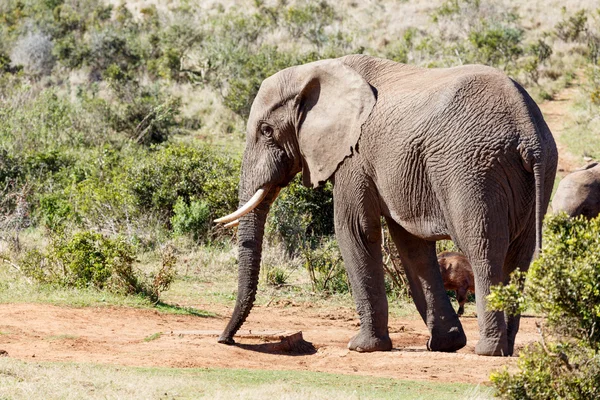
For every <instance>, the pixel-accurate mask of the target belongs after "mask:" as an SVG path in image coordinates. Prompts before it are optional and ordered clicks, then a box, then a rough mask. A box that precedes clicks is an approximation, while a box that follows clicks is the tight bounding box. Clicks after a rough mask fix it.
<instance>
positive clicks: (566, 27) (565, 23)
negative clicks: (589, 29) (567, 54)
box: [554, 7, 588, 42]
mask: <svg viewBox="0 0 600 400" xmlns="http://www.w3.org/2000/svg"><path fill="white" fill-rule="evenodd" d="M562 13H563V16H564V18H563V19H562V20H561V21H560V22H559V23H557V24H556V26H555V27H554V31H555V32H556V36H558V37H559V38H560V39H562V40H564V41H565V42H574V41H577V40H578V39H579V38H580V37H581V36H582V33H583V32H584V31H585V25H586V23H587V20H588V17H587V15H586V10H579V11H577V12H576V13H575V14H573V15H570V16H567V9H566V7H563V8H562Z"/></svg>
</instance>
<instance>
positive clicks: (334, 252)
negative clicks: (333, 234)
mask: <svg viewBox="0 0 600 400" xmlns="http://www.w3.org/2000/svg"><path fill="white" fill-rule="evenodd" d="M302 256H303V258H304V266H305V267H306V269H307V270H308V274H309V276H310V280H311V283H312V287H313V290H314V291H318V292H322V291H325V292H328V293H347V292H348V291H349V290H350V283H349V281H348V276H347V275H346V269H345V268H344V263H343V261H342V256H341V254H340V251H339V248H338V245H337V242H336V241H335V240H334V239H323V241H322V242H321V243H319V246H316V247H315V248H314V249H313V248H304V249H303V251H302Z"/></svg>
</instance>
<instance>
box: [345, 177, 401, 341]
mask: <svg viewBox="0 0 600 400" xmlns="http://www.w3.org/2000/svg"><path fill="white" fill-rule="evenodd" d="M340 186H341V185H340V182H337V181H336V186H335V189H334V202H335V231H336V236H337V239H338V242H339V246H340V250H341V252H342V257H343V258H344V264H345V266H346V271H347V272H348V277H349V278H350V284H351V286H352V295H353V297H354V301H355V302H356V309H357V311H358V315H359V317H360V332H359V333H358V334H357V335H356V336H354V337H353V338H352V339H351V340H350V342H349V343H348V348H349V349H350V350H355V351H359V352H370V351H388V350H391V349H392V341H391V339H390V336H389V333H388V303H387V297H386V293H385V283H384V273H383V263H382V255H381V222H380V216H379V207H378V200H377V199H376V193H366V192H359V193H358V195H357V193H356V192H354V196H353V198H352V199H350V198H349V197H348V192H347V191H346V190H344V193H340V192H341V191H340V190H339V189H338V188H339V187H340ZM336 189H337V190H336ZM358 190H359V191H360V190H366V191H368V190H369V189H368V188H365V187H363V188H360V189H358Z"/></svg>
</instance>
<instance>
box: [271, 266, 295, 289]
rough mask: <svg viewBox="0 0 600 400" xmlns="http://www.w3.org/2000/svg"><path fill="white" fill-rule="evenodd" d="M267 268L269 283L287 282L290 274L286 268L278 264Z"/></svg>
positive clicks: (277, 284) (275, 284)
mask: <svg viewBox="0 0 600 400" xmlns="http://www.w3.org/2000/svg"><path fill="white" fill-rule="evenodd" d="M265 269H266V270H267V271H266V274H265V279H266V281H267V285H271V286H281V285H285V284H286V283H287V280H288V277H289V274H288V273H287V272H286V271H285V270H284V269H282V268H280V267H276V266H267V267H266V268H265Z"/></svg>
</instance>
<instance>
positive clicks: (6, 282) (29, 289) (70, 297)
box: [0, 264, 216, 317]
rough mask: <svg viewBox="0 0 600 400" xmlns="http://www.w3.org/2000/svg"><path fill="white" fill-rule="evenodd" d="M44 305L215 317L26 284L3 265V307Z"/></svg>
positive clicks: (117, 297)
mask: <svg viewBox="0 0 600 400" xmlns="http://www.w3.org/2000/svg"><path fill="white" fill-rule="evenodd" d="M5 303H44V304H52V305H57V306H70V307H102V306H119V307H135V308H145V309H148V308H152V309H155V310H157V311H159V312H163V313H168V314H181V315H195V316H198V317H214V316H216V314H215V313H212V312H210V311H205V310H200V309H197V308H194V307H190V306H179V305H173V304H169V303H165V302H159V303H157V304H155V303H153V302H152V301H151V300H150V299H148V298H147V297H144V296H141V295H136V296H127V295H123V294H118V293H111V292H109V291H100V290H97V289H94V288H66V287H58V286H52V285H41V284H37V283H30V282H27V280H25V279H24V278H23V277H22V276H21V275H20V274H19V273H16V272H15V271H14V270H12V269H10V267H8V266H7V264H0V304H5Z"/></svg>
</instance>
